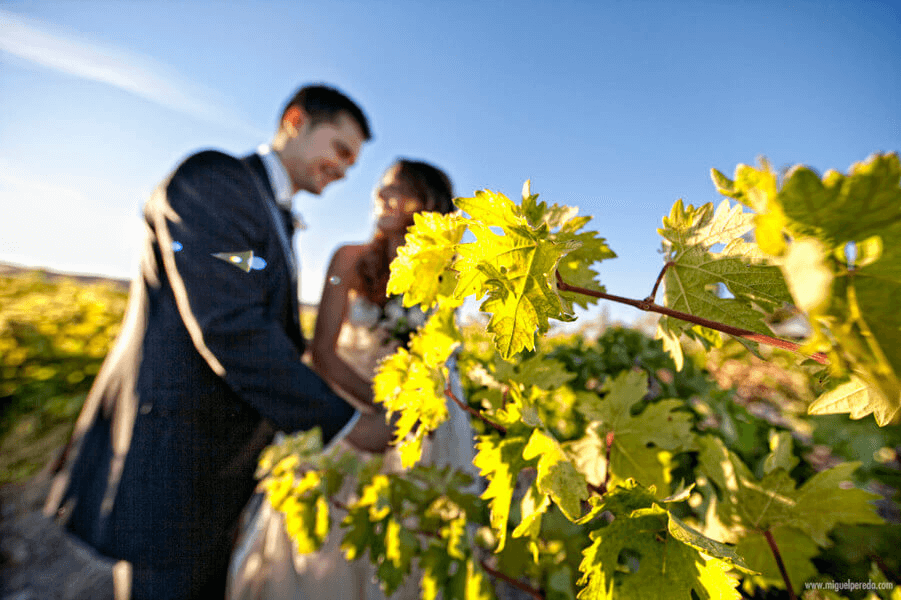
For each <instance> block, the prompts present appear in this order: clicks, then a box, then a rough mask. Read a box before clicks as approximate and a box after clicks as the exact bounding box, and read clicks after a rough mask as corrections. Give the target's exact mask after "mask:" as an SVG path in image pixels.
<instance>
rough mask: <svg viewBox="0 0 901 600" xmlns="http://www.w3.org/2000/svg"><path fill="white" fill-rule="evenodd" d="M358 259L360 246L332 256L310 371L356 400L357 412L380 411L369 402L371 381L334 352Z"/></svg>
mask: <svg viewBox="0 0 901 600" xmlns="http://www.w3.org/2000/svg"><path fill="white" fill-rule="evenodd" d="M358 257H359V246H341V247H340V248H338V249H337V250H336V251H335V253H334V254H333V255H332V259H331V261H330V263H329V267H328V272H326V274H325V283H324V284H323V287H322V298H321V299H320V301H319V311H318V314H317V315H316V329H315V331H314V332H313V341H312V343H311V344H310V351H311V355H312V361H313V368H314V369H316V371H317V372H318V373H319V374H320V375H321V376H322V377H323V378H325V379H326V380H327V381H328V382H329V383H331V384H332V385H334V386H335V387H338V388H340V389H342V390H343V391H344V392H346V393H347V394H349V395H350V396H351V397H352V398H353V399H355V400H357V402H355V403H353V404H354V406H355V407H356V408H357V409H358V410H360V411H361V412H366V413H373V412H376V411H379V409H378V408H376V406H375V405H374V404H373V401H372V398H373V394H372V382H371V381H370V380H368V379H365V378H363V377H361V376H360V375H359V374H358V373H357V372H356V371H355V370H354V369H352V368H351V367H350V365H348V364H347V363H346V362H345V361H344V360H343V359H342V358H341V357H340V356H339V355H338V352H337V350H336V348H337V345H338V334H339V333H340V332H341V324H342V323H343V322H344V319H345V318H346V317H347V310H348V298H349V294H350V290H351V289H352V288H353V287H354V286H355V285H356V284H357V278H358V277H359V275H357V273H356V269H355V268H354V266H355V264H356V261H357V259H358Z"/></svg>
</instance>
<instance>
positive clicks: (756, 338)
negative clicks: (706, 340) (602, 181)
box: [557, 272, 829, 365]
mask: <svg viewBox="0 0 901 600" xmlns="http://www.w3.org/2000/svg"><path fill="white" fill-rule="evenodd" d="M557 288H558V289H560V290H562V291H564V292H575V293H577V294H583V295H585V296H591V297H593V298H599V299H601V300H610V301H611V302H619V303H620V304H627V305H629V306H633V307H635V308H637V309H639V310H643V311H646V312H655V313H658V314H661V315H665V316H667V317H673V318H674V319H679V320H680V321H687V322H689V323H694V324H695V325H701V326H702V327H707V328H708V329H713V330H716V331H720V332H722V333H727V334H729V335H733V336H736V337H741V338H744V339H746V340H750V341H752V342H758V343H760V344H767V345H769V346H775V347H777V348H782V349H784V350H791V351H792V352H797V353H798V354H802V352H801V345H800V344H796V343H795V342H789V341H788V340H783V339H779V338H776V337H772V336H769V335H764V334H762V333H757V332H754V331H750V330H748V329H741V328H739V327H733V326H731V325H726V324H725V323H720V322H718V321H711V320H710V319H705V318H704V317H698V316H696V315H692V314H689V313H684V312H681V311H678V310H673V309H671V308H667V307H665V306H660V305H659V304H655V303H654V302H652V301H650V300H648V299H645V300H633V299H632V298H624V297H623V296H616V295H614V294H607V293H605V292H597V291H595V290H589V289H586V288H583V287H578V286H575V285H570V284H568V283H566V282H565V281H563V278H562V277H560V273H559V272H558V273H557ZM809 356H810V358H812V359H813V360H815V361H817V362H818V363H820V364H822V365H825V364H828V363H829V359H828V358H826V355H825V354H823V353H822V352H816V353H814V354H811V355H809Z"/></svg>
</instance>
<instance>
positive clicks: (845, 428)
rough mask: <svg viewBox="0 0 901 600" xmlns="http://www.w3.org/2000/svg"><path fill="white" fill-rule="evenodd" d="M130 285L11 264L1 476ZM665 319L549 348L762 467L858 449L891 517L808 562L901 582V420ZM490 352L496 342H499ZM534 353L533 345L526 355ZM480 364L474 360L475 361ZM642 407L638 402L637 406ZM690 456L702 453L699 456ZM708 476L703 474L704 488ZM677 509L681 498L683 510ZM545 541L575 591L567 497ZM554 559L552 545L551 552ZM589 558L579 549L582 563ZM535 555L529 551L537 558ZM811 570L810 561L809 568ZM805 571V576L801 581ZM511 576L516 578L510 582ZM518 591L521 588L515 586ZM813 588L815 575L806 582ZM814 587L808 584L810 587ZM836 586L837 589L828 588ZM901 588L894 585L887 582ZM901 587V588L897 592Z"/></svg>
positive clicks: (64, 429)
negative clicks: (846, 407) (682, 358)
mask: <svg viewBox="0 0 901 600" xmlns="http://www.w3.org/2000/svg"><path fill="white" fill-rule="evenodd" d="M126 299H127V284H126V283H125V282H123V281H118V280H105V279H102V278H94V277H77V276H64V275H62V274H58V273H52V272H46V271H37V270H23V269H17V268H15V267H10V266H7V267H5V268H4V270H3V271H2V272H0V364H2V378H0V402H2V418H0V436H2V437H0V457H2V458H0V483H2V484H7V483H11V482H21V481H23V480H25V479H27V478H28V477H29V476H31V475H33V474H34V473H36V472H37V471H38V470H39V469H40V468H41V467H42V466H43V465H44V464H46V463H47V461H49V460H50V458H51V457H52V456H53V454H54V452H55V450H57V449H58V448H59V447H60V446H61V444H62V443H63V442H64V440H65V439H66V437H67V436H68V434H69V432H70V431H71V427H72V425H73V423H74V419H75V417H76V416H77V414H78V411H79V409H80V407H81V404H82V403H83V401H84V398H85V395H86V393H87V391H88V389H89V388H90V384H91V382H92V381H93V378H94V376H95V375H96V373H97V370H98V369H99V366H100V364H101V362H102V359H103V357H104V355H105V353H106V352H107V350H108V349H109V347H110V344H111V343H112V341H113V340H114V338H115V335H116V333H117V332H118V325H119V322H120V320H121V317H122V314H123V312H124V309H125V303H126ZM314 317H315V309H314V307H306V308H305V311H304V314H303V318H302V321H303V323H304V327H305V333H306V334H307V335H310V334H311V333H312V323H313V319H314ZM652 330H653V319H652V320H648V321H645V322H640V323H637V324H635V325H634V326H633V327H623V326H622V325H621V324H607V323H604V322H593V323H584V324H582V325H581V326H580V328H579V329H577V330H570V331H568V332H565V331H558V332H556V333H554V332H553V331H552V333H551V335H550V336H548V338H547V339H546V340H544V341H543V342H542V344H543V346H544V347H543V348H542V349H541V350H542V351H544V352H546V353H547V356H548V357H550V358H552V359H554V360H557V361H560V362H561V363H562V364H563V365H564V366H565V368H566V370H567V371H569V372H571V373H574V374H575V379H574V380H573V381H571V382H570V384H569V385H570V386H571V387H573V388H574V389H586V390H599V389H601V388H603V386H604V385H605V383H609V382H610V381H612V380H613V379H614V378H616V377H617V376H618V375H621V374H622V373H624V372H630V371H641V372H644V373H646V374H647V375H648V376H649V391H648V394H647V397H646V398H645V400H644V401H643V402H644V403H643V405H647V403H649V402H654V401H655V400H656V399H660V398H684V399H687V400H688V402H689V404H690V406H691V407H692V411H693V413H694V418H695V419H696V427H697V429H698V430H699V431H708V432H715V433H716V434H717V435H718V436H720V438H721V439H722V440H723V441H724V443H725V445H726V447H728V448H729V449H730V450H731V451H732V452H734V453H735V454H736V455H737V456H738V457H740V458H741V460H742V461H743V462H744V463H745V464H747V465H749V466H750V467H751V468H752V469H756V470H757V474H758V475H760V474H761V473H762V469H763V462H764V460H765V458H766V456H767V454H768V453H769V452H770V447H771V445H770V444H771V436H772V434H773V432H789V433H790V435H791V437H792V439H793V441H794V447H793V454H794V455H795V457H796V458H797V464H796V466H795V467H794V469H793V471H792V475H793V477H795V478H796V479H798V480H799V481H804V480H807V479H809V478H810V477H811V476H812V475H813V474H814V473H816V472H819V471H822V470H824V469H826V468H829V467H831V466H834V465H836V464H838V463H840V462H845V461H859V462H860V468H859V469H858V470H857V471H856V472H855V473H854V481H855V483H856V484H857V485H859V486H860V487H862V488H865V489H868V490H870V491H872V492H874V493H876V494H878V495H879V496H880V497H881V498H882V499H881V500H880V501H879V502H878V505H879V509H878V510H879V514H880V515H881V516H882V517H883V518H884V519H885V520H886V523H885V524H881V525H870V524H867V525H839V526H838V527H836V528H835V529H834V530H833V531H832V533H831V541H832V542H833V544H832V545H831V547H828V548H825V549H819V550H816V551H815V552H814V555H815V556H814V558H813V562H814V564H815V565H816V571H814V572H813V573H810V572H808V571H805V570H804V568H803V566H802V567H798V565H794V566H795V567H796V568H801V571H800V573H799V576H803V577H807V576H814V575H816V572H817V571H818V572H819V573H820V577H821V579H822V578H823V577H825V578H826V580H827V581H828V580H832V581H845V580H850V581H894V582H898V581H899V575H898V574H899V573H901V560H899V557H898V553H897V548H899V547H901V525H899V523H901V514H899V495H898V494H899V489H901V463H899V449H901V433H899V431H898V428H897V427H895V426H889V427H884V428H879V427H877V426H876V424H875V422H874V421H873V419H872V418H866V419H862V420H859V421H851V420H849V419H848V418H847V417H846V416H843V415H835V416H816V417H812V416H808V415H807V414H806V408H807V405H808V404H809V403H810V402H811V401H812V400H813V399H814V398H815V397H816V396H817V394H818V393H819V392H820V391H821V390H819V389H818V381H817V380H816V378H814V377H810V376H809V375H808V374H807V373H806V372H805V371H804V370H803V369H800V368H798V366H797V362H798V361H797V357H796V356H793V355H791V354H789V353H787V352H785V351H782V350H778V349H772V348H763V349H761V356H760V357H755V356H753V355H751V354H749V353H748V352H747V351H746V349H745V348H744V347H743V346H741V345H740V344H738V343H737V342H734V341H730V342H727V343H726V344H724V345H723V347H721V348H718V349H715V350H712V351H707V352H703V351H701V350H700V348H698V351H697V352H689V353H688V355H687V360H686V363H685V366H684V368H683V369H682V370H681V371H678V370H676V368H675V365H674V363H673V361H672V359H671V358H670V357H669V355H668V354H666V352H664V350H663V348H662V345H661V343H660V342H659V341H656V340H653V339H652V338H651V337H650V336H649V335H648V334H647V332H649V331H652ZM462 331H463V333H464V337H465V343H464V348H465V349H466V350H465V352H464V355H463V357H462V359H461V360H462V361H463V362H464V363H465V362H466V361H470V362H469V368H471V367H472V366H473V365H474V364H476V363H478V362H479V361H480V360H481V359H480V349H486V348H487V347H488V345H489V344H490V340H489V339H488V337H487V335H486V333H485V328H484V324H483V323H471V324H469V325H466V326H463V327H462ZM486 356H488V353H486ZM527 358H528V353H527V355H526V356H525V357H524V359H527ZM465 368H466V365H465V364H464V370H465ZM467 387H468V389H467V392H468V400H469V402H470V404H471V405H472V406H474V407H477V406H480V405H483V400H484V397H485V395H486V394H487V393H488V390H487V388H485V387H483V386H480V385H478V384H476V383H475V382H473V381H468V383H467ZM557 407H558V410H557V411H556V412H554V413H553V414H551V413H547V414H543V415H541V416H542V418H543V420H544V422H545V423H547V424H548V426H549V427H550V428H551V430H552V431H553V433H554V434H555V436H557V438H558V439H559V440H561V441H563V442H565V441H567V440H572V439H573V435H574V434H575V433H576V432H577V431H581V428H580V427H578V426H577V422H578V420H579V419H580V418H581V417H580V416H579V415H578V414H577V413H576V412H575V411H574V410H573V406H572V405H566V403H565V402H560V403H558V404H557ZM635 412H637V410H634V409H633V413H635ZM676 459H677V463H678V461H680V460H681V461H687V460H692V459H691V458H690V456H689V455H686V454H681V455H677V456H676ZM694 467H695V465H689V464H676V465H675V468H674V470H673V477H672V482H671V484H672V485H673V487H674V488H675V486H676V484H678V482H679V480H680V472H681V471H685V472H688V473H689V474H690V470H691V469H693V468H694ZM705 483H706V482H705V480H703V479H698V480H697V484H698V486H699V487H703V486H704V485H705ZM706 502H707V500H705V496H704V495H702V494H699V493H697V491H695V492H693V493H691V495H690V496H689V497H688V502H687V503H686V506H685V507H684V508H683V509H681V513H680V516H681V517H683V518H686V519H690V518H691V515H692V514H693V513H694V514H703V513H704V512H705V511H706V510H707V508H708V507H707V506H706V504H705V503H706ZM674 510H675V509H674ZM541 534H542V538H543V540H544V546H545V548H548V547H553V545H554V544H555V543H556V544H559V545H561V546H564V545H569V546H571V548H570V551H569V552H561V553H559V557H560V560H568V561H570V562H571V563H572V564H568V565H561V564H556V565H551V566H550V567H549V565H547V564H543V565H542V564H535V565H532V567H531V568H532V572H526V573H525V574H523V576H522V577H520V578H519V579H520V580H521V581H531V582H533V583H535V582H537V583H538V584H539V586H540V587H541V588H542V589H545V590H548V593H547V595H546V597H548V598H552V597H554V598H573V597H574V596H573V590H571V589H568V588H566V586H563V587H560V588H555V587H554V585H553V582H552V581H542V578H547V577H548V576H549V574H554V573H559V572H561V571H560V569H561V568H564V567H565V568H566V569H568V571H569V572H572V573H575V572H578V568H579V565H578V560H579V558H580V553H579V551H578V549H579V548H583V547H586V546H587V545H588V544H589V541H588V536H587V532H586V531H585V530H584V529H580V528H578V527H576V526H575V525H573V524H572V523H569V522H568V521H567V520H566V519H564V518H562V516H561V515H559V514H558V511H557V510H556V507H552V508H551V510H550V511H549V512H548V514H547V515H546V516H545V518H544V522H543V525H542V532H541ZM529 552H530V550H529V547H528V539H527V538H515V537H514V538H508V541H507V548H506V549H505V550H504V551H503V552H502V553H500V554H499V555H498V556H496V557H495V559H494V561H493V563H492V564H493V567H494V568H496V569H497V571H498V572H499V573H503V572H506V573H521V565H522V564H523V558H524V556H526V555H527V554H528V553H529ZM545 559H546V557H545ZM573 561H575V562H573ZM525 562H528V561H525ZM796 573H798V571H796ZM799 582H800V580H799ZM778 583H779V582H778V577H774V576H773V574H772V573H764V574H763V575H760V576H757V577H748V578H747V579H746V581H745V583H744V585H743V587H742V588H741V589H742V593H743V595H744V596H745V597H748V598H780V597H783V594H784V590H782V589H779V585H778ZM498 587H499V589H501V588H504V584H501V583H500V582H498ZM505 589H506V590H507V593H508V594H509V592H510V591H511V590H512V589H513V588H511V587H507V588H505ZM800 589H803V588H800ZM799 591H800V590H799ZM823 594H825V595H823ZM880 594H882V595H880V596H878V597H881V598H886V599H887V598H889V597H890V595H889V593H888V592H880ZM804 597H806V598H820V597H831V598H835V597H848V598H864V597H870V598H874V597H877V596H875V595H872V596H867V594H866V593H864V592H857V593H843V594H842V595H841V596H839V595H835V594H833V593H831V592H830V593H828V594H826V593H825V592H818V593H807V594H806V595H805V596H804ZM891 597H894V596H891Z"/></svg>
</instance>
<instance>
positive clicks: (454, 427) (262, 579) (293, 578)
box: [226, 296, 478, 600]
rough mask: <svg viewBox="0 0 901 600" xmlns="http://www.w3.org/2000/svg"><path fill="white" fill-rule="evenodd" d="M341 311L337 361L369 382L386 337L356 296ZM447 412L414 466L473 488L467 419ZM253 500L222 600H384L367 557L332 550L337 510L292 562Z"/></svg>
mask: <svg viewBox="0 0 901 600" xmlns="http://www.w3.org/2000/svg"><path fill="white" fill-rule="evenodd" d="M348 312H349V314H348V318H347V319H346V320H345V322H344V324H343V325H342V327H341V331H340V334H339V337H338V343H337V351H338V354H339V355H340V356H341V358H342V359H344V361H345V362H346V363H347V364H348V365H351V366H352V367H353V368H354V370H356V371H358V372H359V373H360V375H362V376H364V377H366V378H371V377H372V375H373V374H374V372H375V369H376V367H377V366H378V363H379V361H380V360H381V359H382V358H384V357H385V356H388V355H390V354H393V353H394V351H395V349H396V347H397V344H396V343H394V344H386V343H384V342H385V340H386V338H387V337H388V336H387V333H386V331H385V330H384V329H380V328H379V327H378V326H377V324H378V322H379V318H380V316H381V309H380V308H379V307H378V306H375V305H374V304H372V303H371V302H369V301H368V300H366V299H365V298H363V297H361V296H355V297H354V296H352V297H351V299H350V306H349V311H348ZM449 367H450V384H451V388H452V391H453V392H454V394H455V395H456V396H457V397H458V398H463V390H462V387H461V385H460V378H459V374H458V372H457V370H456V366H455V364H454V363H453V359H452V360H451V362H450V363H449ZM448 413H449V418H448V420H447V422H445V423H444V424H443V425H442V426H441V427H439V428H438V429H437V430H436V431H435V432H433V434H432V435H431V436H428V438H427V439H426V441H425V442H424V444H423V453H422V460H421V464H425V465H436V466H444V465H450V466H452V467H454V468H457V469H460V470H462V471H464V472H466V473H469V474H470V475H471V476H472V477H473V481H477V477H478V470H477V469H476V468H475V467H474V466H473V464H472V461H473V458H474V456H475V450H474V444H475V442H474V440H473V430H472V427H471V425H470V423H469V415H468V414H467V413H466V412H465V411H463V410H462V409H461V408H460V407H459V406H457V405H456V403H454V402H450V401H449V402H448ZM326 451H330V452H331V451H334V452H342V451H347V452H355V453H357V454H359V455H360V456H361V458H362V459H364V460H365V459H366V458H369V457H371V456H372V455H369V454H368V453H365V452H361V451H359V450H356V449H353V448H352V447H351V446H350V445H349V444H347V443H346V442H343V441H338V442H336V443H335V444H333V445H332V447H331V448H327V449H326ZM383 470H384V471H387V472H397V471H400V470H401V466H400V456H399V454H398V453H397V451H395V450H393V449H390V450H388V452H386V454H385V460H384V467H383ZM355 484H356V482H353V481H348V482H345V485H344V487H343V488H342V490H341V491H340V492H339V494H338V499H339V500H341V501H343V502H346V501H347V500H348V498H349V496H350V495H351V494H352V492H353V488H354V487H355ZM473 491H475V487H474V488H473ZM255 499H256V501H257V502H258V505H259V507H258V508H257V509H256V510H255V512H254V513H253V514H252V515H251V518H250V521H249V523H248V525H247V527H246V529H245V530H244V532H243V534H242V536H241V538H240V539H239V540H238V544H237V546H236V549H235V553H234V555H233V557H232V564H231V566H230V568H229V574H228V592H227V594H226V599H227V600H295V599H297V600H384V599H385V595H384V593H383V592H382V591H381V589H380V588H379V586H378V582H377V580H376V579H375V567H374V566H373V565H372V563H370V562H369V557H368V555H367V556H364V557H361V558H360V559H359V560H355V561H352V562H351V561H348V560H347V559H345V558H344V553H343V552H342V551H341V548H340V546H341V537H342V535H343V531H342V529H341V527H340V523H341V519H342V518H343V514H340V513H341V511H338V510H332V511H331V519H332V522H331V531H330V533H329V536H328V538H327V539H326V541H325V544H324V545H323V547H322V548H321V549H320V550H319V551H318V552H315V553H313V554H308V555H300V554H298V553H297V552H296V551H295V550H294V544H293V542H292V541H291V539H290V538H289V537H288V534H287V533H286V532H285V527H284V518H283V516H282V514H281V513H279V512H278V511H276V510H275V509H273V508H272V505H271V504H270V503H269V501H268V499H266V498H265V496H258V497H255ZM251 510H252V509H251ZM336 513H338V514H336ZM418 579H419V577H418V576H416V574H415V573H414V576H412V577H409V578H408V579H407V581H406V582H405V584H404V585H402V586H401V587H400V589H398V590H397V591H396V592H395V593H394V594H393V595H392V596H391V598H392V600H413V599H415V598H419V597H420V592H419V581H418Z"/></svg>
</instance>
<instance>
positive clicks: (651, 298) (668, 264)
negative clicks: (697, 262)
mask: <svg viewBox="0 0 901 600" xmlns="http://www.w3.org/2000/svg"><path fill="white" fill-rule="evenodd" d="M674 264H676V263H674V262H673V261H671V260H668V261H666V264H665V265H663V268H662V269H660V275H658V276H657V281H655V282H654V289H652V290H651V295H650V296H648V297H647V298H645V301H646V302H654V299H655V298H657V288H659V287H660V282H661V281H663V276H664V275H665V274H666V270H667V269H669V268H670V267H671V266H673V265H674Z"/></svg>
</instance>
